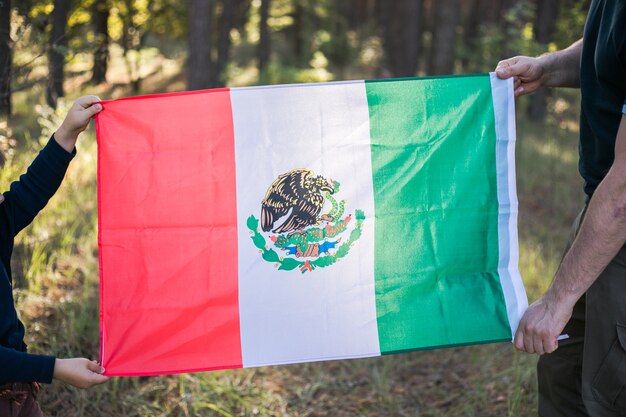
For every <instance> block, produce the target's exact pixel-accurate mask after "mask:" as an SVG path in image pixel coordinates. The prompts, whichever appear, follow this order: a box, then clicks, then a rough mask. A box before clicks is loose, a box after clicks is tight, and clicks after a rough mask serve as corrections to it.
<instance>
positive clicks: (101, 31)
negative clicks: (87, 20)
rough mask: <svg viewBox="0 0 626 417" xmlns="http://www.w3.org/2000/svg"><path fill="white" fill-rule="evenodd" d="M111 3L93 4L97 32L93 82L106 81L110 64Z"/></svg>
mask: <svg viewBox="0 0 626 417" xmlns="http://www.w3.org/2000/svg"><path fill="white" fill-rule="evenodd" d="M108 21H109V4H108V2H107V1H96V2H95V3H94V4H93V25H94V32H95V34H96V39H95V50H94V53H93V74H92V76H91V82H92V83H94V84H100V83H103V82H106V74H107V68H108V64H109V25H108Z"/></svg>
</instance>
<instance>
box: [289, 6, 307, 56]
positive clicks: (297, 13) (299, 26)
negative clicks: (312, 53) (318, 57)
mask: <svg viewBox="0 0 626 417" xmlns="http://www.w3.org/2000/svg"><path fill="white" fill-rule="evenodd" d="M294 3H295V4H294V6H293V7H294V11H293V15H292V17H293V25H292V30H293V35H292V37H291V38H292V40H293V55H294V57H295V62H296V65H297V66H298V67H303V66H305V62H306V59H305V58H304V39H305V35H304V19H305V10H304V6H303V5H302V1H301V0H295V2H294Z"/></svg>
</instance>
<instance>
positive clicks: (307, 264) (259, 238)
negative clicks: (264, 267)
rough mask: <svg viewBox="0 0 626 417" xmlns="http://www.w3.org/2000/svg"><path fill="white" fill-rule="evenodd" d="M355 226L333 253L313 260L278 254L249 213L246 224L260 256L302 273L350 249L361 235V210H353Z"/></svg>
mask: <svg viewBox="0 0 626 417" xmlns="http://www.w3.org/2000/svg"><path fill="white" fill-rule="evenodd" d="M354 214H355V218H356V227H355V228H354V230H352V232H350V238H349V239H348V241H347V242H345V243H343V244H342V245H340V246H339V247H338V248H337V250H336V251H335V253H334V254H333V255H330V254H328V255H326V256H320V257H319V258H317V259H315V260H313V261H304V262H303V261H298V260H296V259H293V258H286V257H282V256H280V255H278V253H277V252H276V251H275V250H274V249H271V248H269V247H268V246H267V242H266V241H265V237H263V235H262V234H261V233H260V232H259V219H257V218H256V217H254V216H253V215H251V216H250V217H248V220H247V222H246V225H247V226H248V229H249V230H250V232H251V236H250V237H251V238H252V242H253V243H254V246H256V247H257V248H258V249H259V251H260V252H261V256H262V258H263V259H264V260H266V261H268V262H273V263H275V264H276V266H277V267H278V269H279V270H283V271H291V270H293V269H296V268H300V271H301V272H302V273H303V274H304V273H305V272H306V271H308V270H310V271H312V270H313V269H315V268H317V267H320V268H324V267H327V266H330V265H332V264H334V263H335V262H337V261H338V260H339V259H341V258H343V257H344V256H346V255H347V254H348V252H349V251H350V247H351V246H352V244H353V243H354V242H356V241H357V240H358V239H359V238H360V237H361V229H362V226H363V221H364V220H365V213H364V212H363V211H362V210H356V211H355V213H354Z"/></svg>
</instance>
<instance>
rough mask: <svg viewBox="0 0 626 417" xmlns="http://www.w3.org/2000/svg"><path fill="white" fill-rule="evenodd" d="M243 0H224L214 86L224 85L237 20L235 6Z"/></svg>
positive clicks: (237, 6)
mask: <svg viewBox="0 0 626 417" xmlns="http://www.w3.org/2000/svg"><path fill="white" fill-rule="evenodd" d="M240 2H241V0H222V14H221V16H220V31H219V35H218V39H217V63H216V64H215V71H214V80H213V83H212V84H213V86H223V85H224V81H223V80H222V78H223V72H224V68H226V64H227V63H228V57H229V55H230V43H231V42H230V31H231V29H232V28H233V24H234V22H235V19H234V18H235V8H239V3H240Z"/></svg>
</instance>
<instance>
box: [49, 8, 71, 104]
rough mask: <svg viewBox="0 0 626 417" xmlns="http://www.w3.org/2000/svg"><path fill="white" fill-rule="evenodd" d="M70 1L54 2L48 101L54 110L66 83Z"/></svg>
mask: <svg viewBox="0 0 626 417" xmlns="http://www.w3.org/2000/svg"><path fill="white" fill-rule="evenodd" d="M68 12H69V0H54V10H53V11H52V32H51V34H50V51H49V53H48V74H49V75H48V77H49V78H48V88H47V93H46V99H47V101H48V104H49V105H50V106H52V107H54V108H56V106H57V100H58V99H59V97H63V96H64V95H65V92H64V91H63V82H64V81H65V75H64V67H65V51H66V49H67V34H66V33H65V29H66V27H67V14H68Z"/></svg>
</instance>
